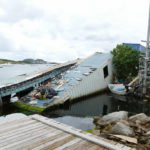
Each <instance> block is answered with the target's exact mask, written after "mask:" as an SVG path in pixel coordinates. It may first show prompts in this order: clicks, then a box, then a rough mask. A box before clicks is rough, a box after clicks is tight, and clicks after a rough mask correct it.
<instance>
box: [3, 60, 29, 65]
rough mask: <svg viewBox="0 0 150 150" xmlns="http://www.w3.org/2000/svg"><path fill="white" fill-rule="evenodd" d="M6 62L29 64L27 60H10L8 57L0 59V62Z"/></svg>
mask: <svg viewBox="0 0 150 150" xmlns="http://www.w3.org/2000/svg"><path fill="white" fill-rule="evenodd" d="M4 63H11V64H27V62H24V61H14V60H8V59H0V64H4Z"/></svg>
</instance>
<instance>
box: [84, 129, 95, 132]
mask: <svg viewBox="0 0 150 150" xmlns="http://www.w3.org/2000/svg"><path fill="white" fill-rule="evenodd" d="M93 130H94V129H88V130H86V132H88V133H93Z"/></svg>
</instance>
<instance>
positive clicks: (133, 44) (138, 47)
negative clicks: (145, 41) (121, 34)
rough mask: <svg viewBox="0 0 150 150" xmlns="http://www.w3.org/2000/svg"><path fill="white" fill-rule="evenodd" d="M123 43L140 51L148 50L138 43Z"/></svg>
mask: <svg viewBox="0 0 150 150" xmlns="http://www.w3.org/2000/svg"><path fill="white" fill-rule="evenodd" d="M122 45H126V46H130V47H131V48H132V49H134V50H137V51H140V52H145V50H146V48H145V47H144V46H143V45H141V44H137V43H122Z"/></svg>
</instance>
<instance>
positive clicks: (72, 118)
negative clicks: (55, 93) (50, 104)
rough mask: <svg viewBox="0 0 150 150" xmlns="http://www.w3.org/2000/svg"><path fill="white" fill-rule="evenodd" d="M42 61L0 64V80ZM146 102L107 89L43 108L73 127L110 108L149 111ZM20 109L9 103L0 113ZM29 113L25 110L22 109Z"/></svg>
mask: <svg viewBox="0 0 150 150" xmlns="http://www.w3.org/2000/svg"><path fill="white" fill-rule="evenodd" d="M49 66H50V64H45V65H7V66H5V65H4V66H1V68H0V80H8V79H10V78H16V77H18V76H19V75H22V74H27V75H29V74H32V73H35V72H38V71H41V70H44V69H46V68H48V67H49ZM149 108H150V103H149V102H146V101H144V102H143V101H142V100H137V98H133V97H124V96H115V95H112V94H110V93H104V94H99V95H95V96H92V97H88V98H82V99H80V100H79V101H78V102H76V103H74V104H70V105H68V106H65V107H64V108H60V109H57V110H55V111H47V112H45V113H44V116H46V117H49V118H53V119H55V120H57V121H59V122H62V123H66V124H68V125H72V126H74V127H76V128H79V129H82V130H87V129H91V128H93V127H94V124H93V117H94V116H103V115H105V114H107V113H110V112H114V111H121V110H125V111H128V112H129V115H134V114H137V113H141V112H144V113H146V114H147V115H150V109H149ZM18 112H21V110H19V109H17V108H14V107H12V106H11V105H10V106H7V107H3V108H0V116H4V115H8V114H12V113H18ZM22 113H25V114H29V112H22Z"/></svg>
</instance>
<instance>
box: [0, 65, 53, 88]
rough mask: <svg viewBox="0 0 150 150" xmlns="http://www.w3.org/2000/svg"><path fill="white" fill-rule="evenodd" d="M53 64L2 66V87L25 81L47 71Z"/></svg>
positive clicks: (0, 78) (0, 83)
mask: <svg viewBox="0 0 150 150" xmlns="http://www.w3.org/2000/svg"><path fill="white" fill-rule="evenodd" d="M50 66H52V64H9V65H6V64H1V65H0V86H1V85H3V84H8V83H14V82H17V81H20V80H23V79H24V78H25V77H27V76H29V75H32V74H35V73H37V72H39V71H41V70H44V69H47V68H49V67H50Z"/></svg>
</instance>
